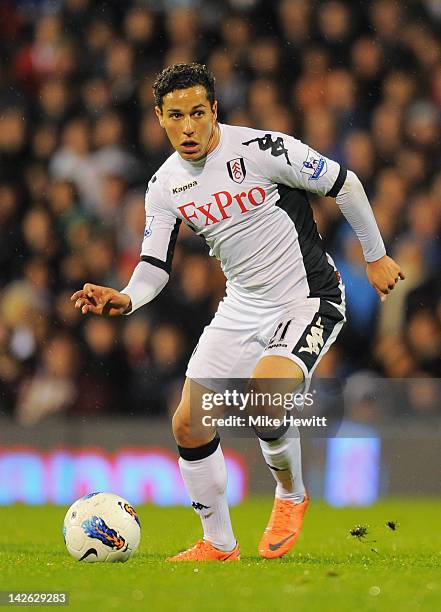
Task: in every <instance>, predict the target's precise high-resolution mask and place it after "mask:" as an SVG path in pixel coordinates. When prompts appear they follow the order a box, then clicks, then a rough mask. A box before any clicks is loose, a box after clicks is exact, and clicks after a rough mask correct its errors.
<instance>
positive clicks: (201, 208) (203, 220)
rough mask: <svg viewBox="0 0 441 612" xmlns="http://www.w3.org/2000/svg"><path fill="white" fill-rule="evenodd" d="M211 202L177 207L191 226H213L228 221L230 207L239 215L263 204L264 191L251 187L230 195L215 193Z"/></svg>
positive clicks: (190, 203) (225, 192)
mask: <svg viewBox="0 0 441 612" xmlns="http://www.w3.org/2000/svg"><path fill="white" fill-rule="evenodd" d="M212 196H213V200H214V201H212V202H207V203H206V204H200V205H197V204H196V202H188V203H187V204H182V205H181V206H178V207H177V208H178V210H179V212H180V213H181V215H182V216H183V217H184V219H185V220H186V221H188V223H190V224H192V225H201V224H202V226H203V227H207V225H215V224H216V223H219V222H220V221H223V220H224V219H230V218H231V215H230V214H229V211H228V210H227V209H228V208H229V207H230V206H231V205H233V206H234V207H235V208H237V207H238V208H239V209H240V212H241V214H245V213H247V212H249V211H250V210H252V209H253V208H256V207H257V206H260V205H261V204H263V203H264V202H265V200H266V191H265V189H263V187H251V189H250V190H249V191H242V192H239V193H236V194H232V193H230V192H229V191H217V192H216V193H213V194H212Z"/></svg>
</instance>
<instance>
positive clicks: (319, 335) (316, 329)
mask: <svg viewBox="0 0 441 612" xmlns="http://www.w3.org/2000/svg"><path fill="white" fill-rule="evenodd" d="M323 330H324V327H323V325H322V318H321V317H319V318H318V319H317V321H316V323H315V325H311V329H310V333H309V334H308V335H307V336H306V344H307V346H302V348H300V349H299V353H309V354H310V355H312V354H314V355H318V354H319V353H320V351H321V349H322V348H323V345H324V343H325V341H324V340H323Z"/></svg>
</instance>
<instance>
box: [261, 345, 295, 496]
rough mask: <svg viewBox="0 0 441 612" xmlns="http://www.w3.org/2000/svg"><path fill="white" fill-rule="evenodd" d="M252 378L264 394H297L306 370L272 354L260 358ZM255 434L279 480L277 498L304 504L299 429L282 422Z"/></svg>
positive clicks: (277, 482) (282, 415) (268, 463)
mask: <svg viewBox="0 0 441 612" xmlns="http://www.w3.org/2000/svg"><path fill="white" fill-rule="evenodd" d="M252 380H253V381H254V382H255V383H257V384H258V387H259V391H261V392H263V393H269V394H273V393H275V392H281V393H294V392H295V391H296V389H298V388H299V386H300V385H302V383H303V381H304V373H303V371H302V369H301V368H300V366H299V365H298V364H296V363H294V362H293V361H292V360H290V359H288V358H286V357H280V356H274V355H271V356H267V357H262V359H260V361H259V362H258V364H257V366H256V368H255V370H254V372H253V376H252ZM284 415H285V411H284V409H283V408H282V409H281V412H280V414H279V415H278V416H279V418H281V419H283V417H284ZM256 433H257V435H258V438H259V443H260V447H261V449H262V453H263V456H264V459H265V462H266V464H267V465H268V467H269V469H270V471H271V473H272V475H273V476H274V479H275V481H276V497H277V498H280V499H290V500H291V501H293V502H294V503H301V502H302V501H303V499H304V497H305V487H304V485H303V478H302V464H301V449H300V435H299V431H298V429H297V428H296V427H288V426H285V425H282V426H281V427H280V428H279V429H278V430H275V431H273V432H267V434H266V435H265V433H263V432H260V431H259V430H258V429H256Z"/></svg>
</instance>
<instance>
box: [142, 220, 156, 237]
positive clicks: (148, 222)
mask: <svg viewBox="0 0 441 612" xmlns="http://www.w3.org/2000/svg"><path fill="white" fill-rule="evenodd" d="M154 218H155V216H154V215H152V216H148V217H146V219H145V230H144V238H148V237H149V236H151V235H152V230H151V226H152V223H153V219H154Z"/></svg>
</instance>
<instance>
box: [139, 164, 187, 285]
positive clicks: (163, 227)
mask: <svg viewBox="0 0 441 612" xmlns="http://www.w3.org/2000/svg"><path fill="white" fill-rule="evenodd" d="M145 215H146V217H145V229H144V238H143V241H142V247H141V261H146V262H147V263H150V264H152V265H153V266H156V267H157V268H161V269H162V270H165V272H167V273H168V274H170V271H171V264H172V259H173V253H174V250H175V245H176V240H177V237H178V232H179V226H180V225H181V219H179V218H178V217H177V215H176V213H174V212H173V210H172V209H171V208H170V207H169V206H167V203H166V202H165V201H164V200H163V195H162V190H161V185H160V181H158V180H157V178H156V176H154V177H153V178H152V180H151V181H150V182H149V184H148V187H147V191H146V194H145Z"/></svg>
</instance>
